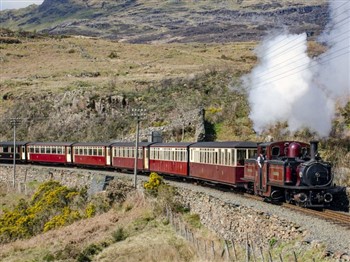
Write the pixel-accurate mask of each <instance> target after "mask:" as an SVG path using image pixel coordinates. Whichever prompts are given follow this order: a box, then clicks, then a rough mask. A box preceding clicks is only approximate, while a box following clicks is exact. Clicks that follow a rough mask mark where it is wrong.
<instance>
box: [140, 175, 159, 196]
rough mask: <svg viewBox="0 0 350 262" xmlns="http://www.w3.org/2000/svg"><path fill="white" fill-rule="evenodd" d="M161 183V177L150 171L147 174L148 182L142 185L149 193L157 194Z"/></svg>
mask: <svg viewBox="0 0 350 262" xmlns="http://www.w3.org/2000/svg"><path fill="white" fill-rule="evenodd" d="M162 184H163V178H162V177H161V176H160V175H158V174H157V173H155V172H152V173H151V174H150V176H149V180H148V182H146V183H145V184H144V185H143V187H144V188H145V189H146V190H147V191H148V192H149V193H151V194H153V195H157V194H158V188H159V187H160V185H162Z"/></svg>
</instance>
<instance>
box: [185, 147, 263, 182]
mask: <svg viewBox="0 0 350 262" xmlns="http://www.w3.org/2000/svg"><path fill="white" fill-rule="evenodd" d="M256 148H257V143H255V142H201V143H195V144H193V145H191V146H190V174H191V177H194V178H198V179H201V180H206V181H211V182H213V183H221V184H228V185H234V186H237V185H239V184H242V183H244V181H243V180H242V178H243V176H244V161H245V160H246V159H247V158H249V157H252V156H254V155H256V152H257V149H256Z"/></svg>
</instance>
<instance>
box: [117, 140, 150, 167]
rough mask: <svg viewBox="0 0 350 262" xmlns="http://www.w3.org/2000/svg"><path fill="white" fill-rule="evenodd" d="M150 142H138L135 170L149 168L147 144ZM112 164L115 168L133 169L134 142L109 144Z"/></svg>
mask: <svg viewBox="0 0 350 262" xmlns="http://www.w3.org/2000/svg"><path fill="white" fill-rule="evenodd" d="M151 144H152V143H147V142H141V143H138V159H137V170H140V171H148V170H149V154H150V153H149V146H150V145H151ZM111 150H112V166H113V167H114V168H116V169H119V170H122V169H126V170H133V169H134V166H135V154H136V152H135V143H133V142H118V143H113V144H112V145H111Z"/></svg>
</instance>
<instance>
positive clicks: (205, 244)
mask: <svg viewBox="0 0 350 262" xmlns="http://www.w3.org/2000/svg"><path fill="white" fill-rule="evenodd" d="M204 254H205V258H207V255H208V251H207V240H204Z"/></svg>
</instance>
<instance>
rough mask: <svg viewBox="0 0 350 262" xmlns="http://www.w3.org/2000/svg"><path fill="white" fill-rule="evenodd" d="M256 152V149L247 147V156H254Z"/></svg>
mask: <svg viewBox="0 0 350 262" xmlns="http://www.w3.org/2000/svg"><path fill="white" fill-rule="evenodd" d="M257 154H258V151H257V150H256V149H248V158H255V157H256V155H257Z"/></svg>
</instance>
